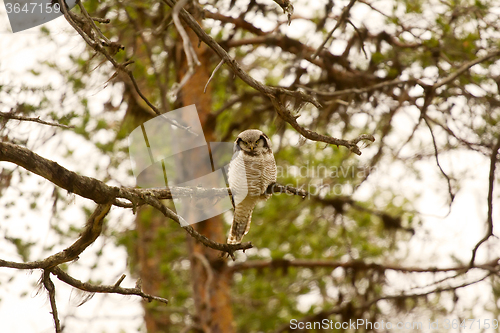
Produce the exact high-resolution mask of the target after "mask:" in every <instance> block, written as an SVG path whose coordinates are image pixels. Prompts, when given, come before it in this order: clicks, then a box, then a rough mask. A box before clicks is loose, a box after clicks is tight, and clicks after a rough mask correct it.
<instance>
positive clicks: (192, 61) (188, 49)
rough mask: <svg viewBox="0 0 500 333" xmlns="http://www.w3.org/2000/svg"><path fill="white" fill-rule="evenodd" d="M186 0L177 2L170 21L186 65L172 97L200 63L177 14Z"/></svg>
mask: <svg viewBox="0 0 500 333" xmlns="http://www.w3.org/2000/svg"><path fill="white" fill-rule="evenodd" d="M187 2H188V0H179V1H177V3H176V4H175V6H174V7H173V10H172V19H173V20H174V24H175V27H176V28H177V31H178V32H179V35H181V38H182V44H183V46H184V53H185V54H186V60H187V64H188V70H187V72H186V74H184V77H183V78H182V80H181V82H180V83H179V84H178V85H177V87H175V89H173V95H177V93H178V92H179V91H180V90H181V88H182V87H183V86H184V85H185V84H186V83H187V81H188V80H189V79H190V78H191V77H192V76H193V74H194V65H196V66H200V65H201V63H200V61H199V60H198V56H197V55H196V52H195V51H194V48H193V44H192V43H191V40H190V39H189V36H188V34H187V32H186V30H185V29H184V27H183V26H182V23H181V20H180V19H179V12H180V11H181V9H183V7H184V6H185V5H186V4H187Z"/></svg>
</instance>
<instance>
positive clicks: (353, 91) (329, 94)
mask: <svg viewBox="0 0 500 333" xmlns="http://www.w3.org/2000/svg"><path fill="white" fill-rule="evenodd" d="M416 81H417V80H416V79H408V80H399V79H396V80H392V81H386V82H381V83H377V84H374V85H372V86H369V87H365V88H351V89H343V90H338V91H333V92H328V91H319V90H315V89H311V88H309V87H306V86H302V85H301V86H300V87H301V88H303V89H304V90H307V91H311V92H313V93H315V94H317V95H319V96H325V97H337V96H343V95H350V94H357V95H359V94H363V93H367V92H371V91H375V90H380V89H383V88H386V87H390V86H398V85H405V84H413V83H415V82H416Z"/></svg>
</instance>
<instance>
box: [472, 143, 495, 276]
mask: <svg viewBox="0 0 500 333" xmlns="http://www.w3.org/2000/svg"><path fill="white" fill-rule="evenodd" d="M499 150H500V136H499V137H498V139H497V142H496V144H495V146H494V147H493V149H492V151H491V156H490V174H489V177H488V218H487V221H486V223H487V228H486V235H484V237H483V238H482V239H481V240H480V241H479V242H478V243H477V244H476V246H474V249H473V250H472V257H471V260H470V265H471V266H472V265H474V261H475V260H476V253H477V250H478V249H479V247H480V246H481V244H483V243H484V242H486V241H487V240H488V239H489V238H490V237H491V236H493V187H494V184H495V169H496V165H497V161H498V151H499Z"/></svg>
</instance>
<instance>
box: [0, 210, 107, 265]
mask: <svg viewBox="0 0 500 333" xmlns="http://www.w3.org/2000/svg"><path fill="white" fill-rule="evenodd" d="M110 208H111V203H108V204H104V205H97V208H96V209H95V211H94V213H92V215H91V216H90V217H89V219H88V220H87V223H86V224H85V228H84V229H83V232H82V234H81V236H80V237H79V238H78V239H77V240H76V242H74V243H73V244H72V245H71V246H69V247H68V248H66V249H64V250H63V251H61V252H58V253H56V254H53V255H51V256H49V257H47V258H45V259H43V260H38V261H32V262H26V263H15V262H10V261H5V260H1V259H0V267H10V268H18V269H35V268H42V269H50V268H51V267H55V266H57V265H60V264H62V263H65V262H68V261H72V260H75V259H78V256H79V255H80V253H82V252H83V251H84V250H85V249H86V248H87V247H89V246H90V245H91V244H92V243H93V242H94V241H95V240H96V239H97V237H99V235H100V234H101V231H102V225H103V221H104V217H106V215H107V214H108V212H109V209H110Z"/></svg>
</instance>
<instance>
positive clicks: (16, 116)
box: [0, 112, 75, 129]
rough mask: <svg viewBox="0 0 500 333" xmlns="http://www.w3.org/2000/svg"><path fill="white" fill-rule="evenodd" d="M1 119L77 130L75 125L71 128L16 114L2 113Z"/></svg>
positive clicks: (0, 114)
mask: <svg viewBox="0 0 500 333" xmlns="http://www.w3.org/2000/svg"><path fill="white" fill-rule="evenodd" d="M0 117H2V118H4V119H15V120H20V121H32V122H35V123H39V124H43V125H49V126H55V127H61V128H66V129H70V128H75V126H73V125H71V126H69V125H63V124H59V123H54V122H49V121H44V120H41V119H40V117H36V118H31V117H24V116H18V115H15V114H14V113H8V112H0Z"/></svg>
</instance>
